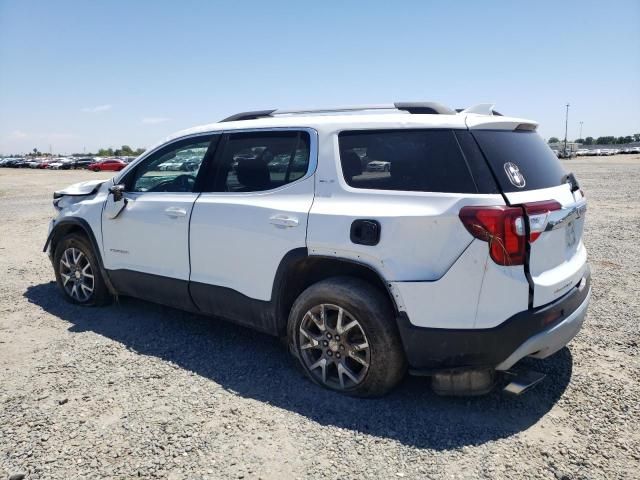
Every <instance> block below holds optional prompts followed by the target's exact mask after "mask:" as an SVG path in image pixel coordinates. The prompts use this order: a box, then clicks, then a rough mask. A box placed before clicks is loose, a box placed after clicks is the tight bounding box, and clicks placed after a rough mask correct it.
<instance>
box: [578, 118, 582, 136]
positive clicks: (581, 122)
mask: <svg viewBox="0 0 640 480" xmlns="http://www.w3.org/2000/svg"><path fill="white" fill-rule="evenodd" d="M582 123H583V122H580V136H579V137H578V138H580V139H581V138H582Z"/></svg>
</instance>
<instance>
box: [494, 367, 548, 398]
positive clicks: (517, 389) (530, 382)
mask: <svg viewBox="0 0 640 480" xmlns="http://www.w3.org/2000/svg"><path fill="white" fill-rule="evenodd" d="M504 374H505V375H510V376H512V377H513V378H512V379H511V381H510V382H509V383H508V384H507V386H506V387H504V391H505V392H506V393H508V394H510V395H522V394H523V393H524V392H526V391H528V390H530V389H532V388H533V387H535V386H536V385H537V384H539V383H540V382H541V381H542V380H544V378H545V377H546V375H545V374H544V373H540V372H534V371H533V370H526V371H523V372H509V371H507V372H504Z"/></svg>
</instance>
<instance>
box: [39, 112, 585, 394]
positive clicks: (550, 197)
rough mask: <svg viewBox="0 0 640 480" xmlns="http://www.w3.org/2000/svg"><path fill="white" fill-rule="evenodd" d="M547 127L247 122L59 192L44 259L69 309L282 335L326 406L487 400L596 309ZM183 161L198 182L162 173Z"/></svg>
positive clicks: (570, 197)
mask: <svg viewBox="0 0 640 480" xmlns="http://www.w3.org/2000/svg"><path fill="white" fill-rule="evenodd" d="M346 113H347V114H346ZM536 128H537V124H536V123H535V122H533V121H531V120H525V119H521V118H514V117H507V116H499V115H496V114H494V111H493V109H492V106H491V105H478V106H476V107H471V108H468V109H466V110H463V111H461V112H460V113H456V111H454V110H452V109H449V108H447V107H444V106H442V105H439V104H436V103H396V104H393V105H388V106H380V105H378V106H370V107H366V106H365V107H349V108H343V109H335V110H322V111H308V110H304V111H280V110H267V111H258V112H247V113H240V114H237V115H233V116H232V117H229V118H227V119H225V120H223V121H221V122H218V123H214V124H210V125H206V126H202V127H197V128H193V129H190V130H185V131H182V132H178V133H177V134H175V135H174V136H172V137H171V138H170V139H169V140H168V141H166V142H163V143H161V144H158V145H157V146H155V147H154V148H151V149H149V150H148V151H147V152H145V154H144V155H142V156H141V157H140V158H138V159H137V160H136V161H135V162H133V163H131V164H130V165H128V166H127V167H126V168H125V169H124V170H122V171H121V172H119V173H117V174H116V175H115V177H114V178H113V179H111V180H107V181H103V180H95V181H90V182H84V183H81V184H77V185H73V186H71V187H69V188H67V189H65V190H62V191H58V192H56V193H55V194H54V206H55V208H56V209H57V211H58V215H57V217H56V218H55V219H54V220H53V221H52V222H51V225H50V233H49V236H48V238H47V241H46V244H45V250H47V251H48V252H49V255H50V257H51V260H52V264H53V269H54V272H55V276H56V280H57V283H58V285H59V287H60V291H61V292H62V295H64V297H65V298H66V299H67V300H68V301H70V302H72V303H76V304H81V305H102V304H105V303H107V302H109V300H110V299H111V298H112V297H113V296H114V295H130V296H133V297H139V298H143V299H146V300H149V301H153V302H158V303H161V304H164V305H169V306H172V307H177V308H182V309H185V310H189V311H193V312H198V313H201V314H206V315H212V316H216V317H224V318H227V319H229V320H231V321H234V322H237V323H239V324H242V325H245V326H249V327H252V328H255V329H257V330H260V331H262V332H266V333H269V334H272V335H276V336H280V337H284V338H286V339H287V342H288V345H289V348H290V350H291V353H292V354H293V356H294V357H295V358H296V360H297V361H298V362H299V364H300V365H301V367H302V369H303V370H304V371H305V373H306V374H307V375H308V377H309V378H310V379H311V380H313V381H314V382H315V383H317V384H319V385H322V386H324V387H327V388H329V389H332V390H336V391H339V392H343V393H346V394H350V395H357V396H375V395H381V394H384V393H385V392H387V391H389V390H390V389H391V388H393V386H394V385H396V384H397V383H398V382H399V381H400V380H401V379H402V378H403V376H404V374H405V372H406V371H407V369H408V370H409V372H410V373H412V374H416V375H429V376H432V378H433V385H434V388H435V389H436V391H438V392H439V393H452V394H459V393H469V394H479V393H483V392H486V391H488V390H490V389H491V388H492V386H493V385H494V379H495V377H496V372H504V371H508V370H509V369H511V367H512V366H513V365H515V364H516V363H517V362H518V361H519V360H520V359H522V358H524V357H527V356H532V357H536V358H545V357H548V356H549V355H552V354H553V353H555V352H556V351H558V350H559V349H561V348H562V347H564V346H565V345H566V344H567V343H568V342H569V341H570V340H571V339H572V338H573V337H574V336H575V335H576V333H577V332H578V331H579V329H580V328H581V325H582V323H583V321H584V318H585V314H586V310H587V306H588V304H589V297H590V292H591V287H590V271H589V265H588V263H587V253H586V250H585V247H584V244H583V242H582V232H583V228H584V221H585V212H586V200H585V197H584V194H583V192H582V190H581V189H580V187H579V185H578V183H577V181H576V179H575V177H574V176H573V175H572V174H570V173H568V172H566V171H565V170H564V168H563V166H562V163H561V162H560V161H559V160H558V159H557V158H556V156H555V155H554V154H553V153H552V151H551V150H550V149H549V147H548V146H547V144H546V143H545V142H544V140H542V138H541V137H540V136H539V135H538V134H537V133H536ZM186 151H188V152H189V153H188V155H189V156H190V157H192V159H193V162H194V163H195V167H194V169H193V170H192V171H187V172H182V171H180V172H173V171H166V170H162V169H160V168H159V167H160V166H161V165H164V164H166V162H169V161H170V160H171V159H174V158H180V157H182V156H185V155H186V153H185V152H186ZM246 152H252V153H251V154H246ZM362 158H373V159H376V161H380V162H384V164H387V163H388V164H389V165H390V168H389V174H388V175H386V174H385V175H381V174H380V173H379V172H378V171H377V170H374V171H369V169H366V168H363V162H362ZM283 162H285V163H286V166H285V167H286V168H283V167H282V163H283ZM529 378H530V379H529V380H526V381H524V380H523V381H522V382H521V383H518V381H516V382H515V383H513V382H512V384H510V385H511V387H512V389H513V390H514V391H522V390H523V389H524V388H527V387H528V386H530V385H532V384H534V383H535V382H537V381H538V380H539V379H540V378H542V377H541V376H537V377H535V380H531V377H529Z"/></svg>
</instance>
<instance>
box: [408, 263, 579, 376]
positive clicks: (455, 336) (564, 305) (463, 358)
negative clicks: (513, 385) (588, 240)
mask: <svg viewBox="0 0 640 480" xmlns="http://www.w3.org/2000/svg"><path fill="white" fill-rule="evenodd" d="M590 294H591V275H590V271H589V269H588V268H587V269H586V271H585V274H584V277H583V278H582V279H581V280H580V282H579V283H578V284H577V285H575V286H574V287H573V288H572V289H571V290H570V291H569V292H567V293H566V294H565V295H564V296H563V297H561V298H559V299H558V300H556V301H555V302H552V303H550V304H547V305H544V306H542V307H538V308H533V309H529V310H526V311H523V312H520V313H517V314H515V315H513V316H512V317H511V318H509V319H508V320H506V321H505V322H503V323H501V324H500V325H498V326H496V327H493V328H486V329H445V328H422V327H417V326H415V325H413V324H412V323H411V322H410V321H409V318H408V316H407V315H406V314H404V313H401V315H400V317H399V318H398V328H399V330H400V336H401V338H402V343H403V345H404V349H405V354H406V356H407V360H408V362H409V366H410V371H411V373H413V374H417V375H428V374H431V373H435V372H438V371H443V370H451V369H476V368H494V369H497V370H507V369H509V368H510V367H511V366H512V365H514V364H515V363H516V362H517V361H519V360H520V359H522V358H524V357H526V356H533V357H536V358H546V357H548V356H549V355H552V354H553V353H555V352H557V351H558V350H560V349H561V348H562V347H564V346H565V345H566V344H567V343H568V342H569V341H571V339H572V338H573V337H574V336H575V335H576V334H577V333H578V331H579V330H580V328H581V326H582V323H583V322H584V318H585V315H586V311H587V307H588V305H589V299H590Z"/></svg>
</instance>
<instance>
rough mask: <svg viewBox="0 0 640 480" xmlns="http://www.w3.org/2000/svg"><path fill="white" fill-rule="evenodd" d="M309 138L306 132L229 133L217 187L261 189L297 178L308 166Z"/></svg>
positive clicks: (246, 189)
mask: <svg viewBox="0 0 640 480" xmlns="http://www.w3.org/2000/svg"><path fill="white" fill-rule="evenodd" d="M309 142H310V139H309V134H308V133H307V132H296V131H286V132H247V133H231V134H229V136H228V139H227V141H226V143H225V145H224V148H223V150H222V152H221V155H220V157H219V167H218V168H219V170H218V174H217V175H216V183H217V185H216V186H215V189H214V191H218V192H260V191H264V190H272V189H274V188H278V187H281V186H282V185H286V184H288V183H291V182H295V181H296V180H298V179H300V178H302V177H304V176H305V175H306V173H307V170H308V168H309Z"/></svg>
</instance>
